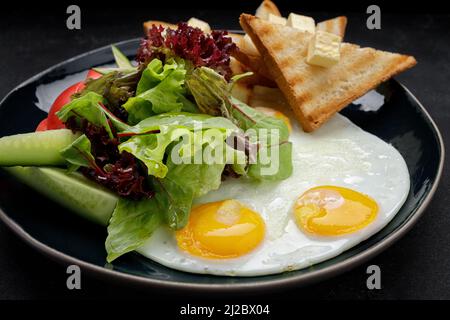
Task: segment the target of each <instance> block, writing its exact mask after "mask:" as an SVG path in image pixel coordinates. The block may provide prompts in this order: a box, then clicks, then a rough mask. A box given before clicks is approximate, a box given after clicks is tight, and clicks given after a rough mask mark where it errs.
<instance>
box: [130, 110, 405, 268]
mask: <svg viewBox="0 0 450 320" xmlns="http://www.w3.org/2000/svg"><path fill="white" fill-rule="evenodd" d="M290 140H291V141H292V143H293V166H294V172H293V174H292V176H291V177H290V178H288V179H286V180H284V181H281V182H263V183H261V182H260V183H258V182H254V181H249V180H247V179H245V178H240V179H228V180H227V181H224V182H223V183H222V185H221V187H220V188H219V189H218V190H216V191H213V192H210V193H209V194H207V195H206V196H203V197H202V198H199V199H197V200H196V203H199V204H200V203H207V202H212V201H220V200H224V199H236V200H239V201H241V202H242V203H244V204H246V205H247V206H248V207H250V208H251V209H253V210H254V211H256V212H258V213H259V214H260V215H261V217H262V218H263V219H264V221H265V223H266V236H265V239H264V241H263V242H262V243H261V245H260V246H259V247H258V248H257V249H256V250H254V251H252V252H250V253H249V254H247V255H245V256H242V257H239V258H235V259H220V260H213V259H204V258H199V257H194V256H191V255H189V254H188V253H186V252H184V251H182V250H180V249H179V248H178V247H177V244H176V240H175V236H174V233H173V231H171V230H168V229H166V228H160V229H158V230H157V231H156V232H155V233H154V234H153V235H152V237H151V239H149V240H148V241H147V242H146V243H145V244H144V245H143V246H142V247H140V248H139V249H138V250H137V251H138V252H139V253H141V254H142V255H144V256H146V257H148V258H150V259H152V260H154V261H156V262H159V263H161V264H162V265H165V266H167V267H170V268H173V269H177V270H182V271H186V272H192V273H204V274H214V275H227V276H258V275H268V274H275V273H280V272H284V271H290V270H297V269H302V268H305V267H309V266H311V265H313V264H316V263H319V262H322V261H324V260H327V259H330V258H333V257H335V256H337V255H339V254H340V253H342V252H343V251H345V250H348V249H349V248H351V247H353V246H355V245H357V244H358V243H360V242H361V241H363V240H365V239H367V238H369V237H370V236H372V235H373V234H375V233H376V232H378V231H379V230H381V229H382V228H383V227H384V226H386V224H388V222H389V221H390V220H391V219H392V218H393V217H394V216H395V214H396V213H397V212H398V210H399V209H400V208H401V206H402V204H403V203H404V201H405V200H406V198H407V195H408V192H409V186H410V182H409V173H408V169H407V167H406V163H405V161H404V160H403V158H402V156H401V155H400V153H399V152H398V151H397V150H396V149H395V148H394V147H392V146H391V145H389V144H387V143H386V142H384V141H382V140H381V139H379V138H378V137H376V136H374V135H372V134H370V133H368V132H365V131H363V130H362V129H360V128H359V127H358V126H356V125H355V124H353V123H352V122H351V121H350V120H348V119H347V118H345V117H344V116H342V115H336V116H335V117H333V119H332V120H331V121H329V122H328V123H327V124H326V125H324V126H323V127H322V128H320V129H319V130H317V131H315V132H313V133H304V132H303V131H302V130H301V129H300V128H299V127H298V125H294V126H293V130H292V133H291V137H290ZM320 185H334V186H342V187H347V188H350V189H353V190H355V191H359V192H361V193H364V194H367V195H369V196H371V197H372V198H373V199H375V201H376V202H377V203H378V205H379V209H380V210H379V212H378V215H377V218H376V219H375V221H374V222H372V223H371V224H370V225H369V226H367V227H365V228H363V229H361V230H359V231H357V232H355V233H352V234H348V235H343V236H336V237H318V236H310V235H306V234H304V233H303V232H302V231H301V230H300V229H299V228H298V227H297V225H296V223H295V222H294V220H293V212H292V207H293V204H294V202H295V200H296V199H297V198H298V196H299V195H301V194H302V193H303V192H305V191H306V190H308V189H310V188H312V187H315V186H320Z"/></svg>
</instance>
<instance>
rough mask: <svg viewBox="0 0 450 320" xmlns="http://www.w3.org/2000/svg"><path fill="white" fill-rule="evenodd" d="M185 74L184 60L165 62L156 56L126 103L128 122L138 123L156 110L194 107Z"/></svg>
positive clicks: (179, 109)
mask: <svg viewBox="0 0 450 320" xmlns="http://www.w3.org/2000/svg"><path fill="white" fill-rule="evenodd" d="M185 77H186V67H185V62H184V60H182V59H177V60H175V59H173V58H172V59H168V60H167V61H166V63H165V64H164V66H163V63H162V61H161V60H159V59H153V60H152V61H151V62H150V63H149V64H148V65H147V68H146V69H145V70H144V71H143V73H142V77H141V79H140V80H139V83H138V85H137V89H136V96H135V97H132V98H130V99H128V101H127V102H126V103H125V104H124V105H123V107H124V108H125V109H126V110H127V111H128V114H129V118H128V122H129V123H131V124H136V123H138V122H139V121H141V120H143V119H145V118H147V117H149V116H151V115H154V114H160V113H166V112H178V111H181V110H185V111H194V110H195V109H196V107H195V104H194V103H192V102H191V101H189V99H187V98H186V97H185V95H186V93H187V91H186V88H185Z"/></svg>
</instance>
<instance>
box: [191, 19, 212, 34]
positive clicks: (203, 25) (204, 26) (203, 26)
mask: <svg viewBox="0 0 450 320" xmlns="http://www.w3.org/2000/svg"><path fill="white" fill-rule="evenodd" d="M187 24H188V25H189V26H191V27H193V28H199V29H200V30H202V31H203V32H205V33H210V32H211V27H210V26H209V24H208V23H207V22H206V21H203V20H200V19H197V18H190V19H189V20H188V22H187Z"/></svg>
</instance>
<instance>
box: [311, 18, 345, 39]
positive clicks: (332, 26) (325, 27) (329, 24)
mask: <svg viewBox="0 0 450 320" xmlns="http://www.w3.org/2000/svg"><path fill="white" fill-rule="evenodd" d="M346 27H347V17H344V16H340V17H336V18H333V19H329V20H325V21H322V22H319V23H318V24H317V26H316V30H320V31H326V32H330V33H334V34H336V35H338V36H340V37H341V39H344V36H345V28H346Z"/></svg>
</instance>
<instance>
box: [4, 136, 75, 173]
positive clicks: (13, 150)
mask: <svg viewBox="0 0 450 320" xmlns="http://www.w3.org/2000/svg"><path fill="white" fill-rule="evenodd" d="M78 136H79V135H78V134H74V133H72V131H70V130H68V129H60V130H48V131H39V132H32V133H23V134H16V135H13V136H7V137H3V138H0V166H58V165H64V164H65V163H66V162H65V160H64V158H63V157H62V156H61V154H60V151H61V150H62V149H63V148H65V147H67V146H68V145H70V144H71V143H72V142H73V141H75V139H76V138H77V137H78Z"/></svg>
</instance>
